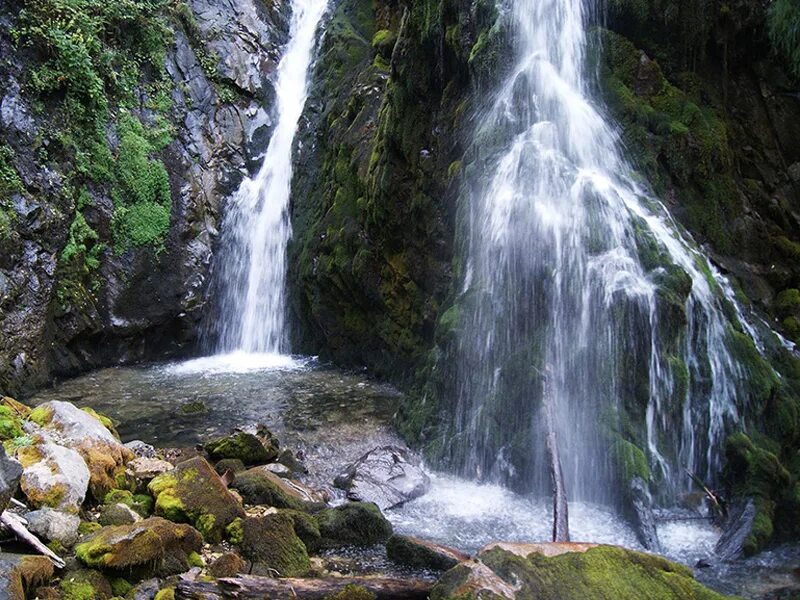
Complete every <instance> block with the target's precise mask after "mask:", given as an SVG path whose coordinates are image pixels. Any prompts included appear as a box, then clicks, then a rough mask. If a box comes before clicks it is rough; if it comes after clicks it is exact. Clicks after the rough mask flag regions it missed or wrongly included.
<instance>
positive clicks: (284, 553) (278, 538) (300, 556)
mask: <svg viewBox="0 0 800 600" xmlns="http://www.w3.org/2000/svg"><path fill="white" fill-rule="evenodd" d="M242 530H243V533H244V535H243V538H242V543H241V548H242V554H243V556H244V557H245V558H246V559H248V560H250V561H252V562H253V571H252V572H253V573H254V574H256V575H277V576H279V577H299V576H302V575H305V574H306V573H307V572H308V570H309V569H310V568H311V563H310V562H309V559H308V551H307V550H306V547H305V544H303V542H302V540H300V538H299V537H298V536H297V534H296V533H295V530H294V522H293V521H292V519H291V517H289V516H288V515H285V514H280V513H277V514H271V515H266V516H263V517H247V518H246V519H244V522H243V523H242Z"/></svg>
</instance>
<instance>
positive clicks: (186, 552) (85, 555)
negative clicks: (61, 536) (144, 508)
mask: <svg viewBox="0 0 800 600" xmlns="http://www.w3.org/2000/svg"><path fill="white" fill-rule="evenodd" d="M202 546H203V538H202V537H201V535H200V533H199V532H198V531H197V530H196V529H194V528H193V527H190V526H189V525H185V524H176V523H171V522H170V521H167V520H166V519H162V518H160V517H150V518H149V519H145V520H144V521H140V522H139V523H136V524H133V525H118V526H111V527H103V528H102V529H100V530H99V531H97V532H96V533H94V534H92V535H91V536H89V538H88V539H87V540H86V541H85V542H82V543H80V544H78V545H77V546H76V547H75V554H76V556H77V557H78V560H80V561H81V562H82V563H83V564H85V565H86V566H88V567H91V568H95V569H100V570H101V571H111V572H125V573H135V574H136V575H137V576H138V577H139V578H145V577H150V576H156V575H157V576H167V575H174V574H177V573H182V572H184V571H186V570H187V569H188V568H189V566H190V556H191V555H192V553H195V552H199V551H200V549H201V548H202Z"/></svg>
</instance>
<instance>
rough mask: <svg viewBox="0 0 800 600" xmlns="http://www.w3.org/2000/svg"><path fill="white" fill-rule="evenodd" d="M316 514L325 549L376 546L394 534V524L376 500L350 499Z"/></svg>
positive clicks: (321, 542) (321, 541) (322, 544)
mask: <svg viewBox="0 0 800 600" xmlns="http://www.w3.org/2000/svg"><path fill="white" fill-rule="evenodd" d="M315 516H316V519H317V522H318V523H319V532H320V535H321V536H322V539H321V540H320V544H321V546H322V547H324V548H330V547H335V546H373V545H375V544H380V543H383V542H385V541H386V540H388V539H389V538H390V537H391V535H392V524H391V523H389V521H387V520H386V517H384V516H383V514H381V511H380V509H378V507H377V506H376V505H375V504H372V503H367V502H348V503H347V504H342V505H341V506H336V507H334V508H328V509H325V510H322V511H320V512H318V513H317V514H316V515H315Z"/></svg>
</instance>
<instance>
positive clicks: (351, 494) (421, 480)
mask: <svg viewBox="0 0 800 600" xmlns="http://www.w3.org/2000/svg"><path fill="white" fill-rule="evenodd" d="M430 483H431V482H430V478H429V477H428V476H427V475H426V474H425V472H424V471H423V470H422V468H421V467H420V463H419V459H418V458H416V457H414V456H413V455H412V454H411V452H410V451H409V450H407V449H405V448H400V447H398V446H382V447H380V448H375V449H374V450H370V451H369V452H367V453H366V454H365V455H364V456H362V457H361V458H359V459H358V460H357V461H356V462H355V463H353V464H352V465H350V466H349V467H348V468H347V469H346V470H345V472H344V473H342V474H341V475H339V476H338V477H336V480H335V481H334V485H336V487H338V488H341V489H343V490H346V491H347V497H348V498H349V499H350V500H355V501H359V502H374V503H375V504H377V505H378V507H379V508H380V509H381V510H386V509H387V508H392V507H394V506H399V505H401V504H404V503H405V502H408V501H409V500H413V499H414V498H418V497H420V496H422V495H423V494H425V493H426V492H427V491H428V489H429V488H430Z"/></svg>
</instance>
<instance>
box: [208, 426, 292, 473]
mask: <svg viewBox="0 0 800 600" xmlns="http://www.w3.org/2000/svg"><path fill="white" fill-rule="evenodd" d="M266 444H267V445H265V443H262V440H261V439H259V438H258V437H256V436H255V435H253V434H252V433H245V432H243V431H239V432H236V433H233V434H231V435H228V436H225V437H221V438H219V439H216V440H214V441H212V442H208V443H207V444H206V445H205V450H206V452H208V455H209V456H210V457H211V459H212V460H222V459H224V458H238V459H239V460H241V461H242V462H243V463H244V464H245V465H263V464H264V463H268V462H270V461H273V460H275V459H276V458H278V447H277V445H272V444H270V443H269V438H267V439H266Z"/></svg>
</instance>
